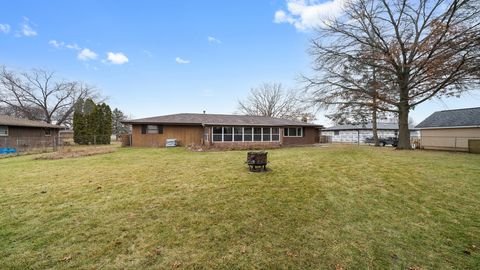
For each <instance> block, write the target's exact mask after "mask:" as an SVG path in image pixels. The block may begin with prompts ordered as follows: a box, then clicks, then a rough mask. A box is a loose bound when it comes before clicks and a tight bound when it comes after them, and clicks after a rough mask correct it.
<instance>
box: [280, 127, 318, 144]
mask: <svg viewBox="0 0 480 270" xmlns="http://www.w3.org/2000/svg"><path fill="white" fill-rule="evenodd" d="M282 137H283V144H284V145H295V144H298V145H302V144H314V143H316V139H317V137H318V130H317V129H316V128H314V127H304V128H303V137H285V136H283V130H282Z"/></svg>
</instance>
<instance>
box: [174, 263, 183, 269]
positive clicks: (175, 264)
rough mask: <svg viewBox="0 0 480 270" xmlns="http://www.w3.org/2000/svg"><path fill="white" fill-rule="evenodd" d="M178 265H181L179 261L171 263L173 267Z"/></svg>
mask: <svg viewBox="0 0 480 270" xmlns="http://www.w3.org/2000/svg"><path fill="white" fill-rule="evenodd" d="M180 265H182V263H181V262H179V261H175V262H174V263H173V268H178V267H180Z"/></svg>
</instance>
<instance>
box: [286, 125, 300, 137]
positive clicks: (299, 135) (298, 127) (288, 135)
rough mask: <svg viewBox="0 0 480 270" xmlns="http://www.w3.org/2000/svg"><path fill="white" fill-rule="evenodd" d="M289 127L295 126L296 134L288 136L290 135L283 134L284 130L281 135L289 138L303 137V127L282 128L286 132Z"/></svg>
mask: <svg viewBox="0 0 480 270" xmlns="http://www.w3.org/2000/svg"><path fill="white" fill-rule="evenodd" d="M290 128H296V129H297V135H296V136H290V135H285V131H283V137H290V138H300V137H303V127H286V128H284V129H286V130H287V134H288V133H290V132H289V129H290ZM298 129H300V135H298Z"/></svg>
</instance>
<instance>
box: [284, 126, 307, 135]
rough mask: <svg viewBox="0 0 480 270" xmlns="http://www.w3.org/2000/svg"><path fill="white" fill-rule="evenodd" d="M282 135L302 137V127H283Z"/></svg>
mask: <svg viewBox="0 0 480 270" xmlns="http://www.w3.org/2000/svg"><path fill="white" fill-rule="evenodd" d="M283 135H284V136H285V137H303V128H301V127H296V128H285V129H284V130H283Z"/></svg>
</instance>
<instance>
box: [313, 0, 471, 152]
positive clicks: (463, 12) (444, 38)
mask: <svg viewBox="0 0 480 270" xmlns="http://www.w3.org/2000/svg"><path fill="white" fill-rule="evenodd" d="M317 34H318V36H317V37H316V38H315V39H313V40H312V42H311V44H312V46H311V50H310V51H309V53H310V55H311V56H312V57H313V58H314V61H315V62H314V63H315V64H314V71H316V72H315V75H313V76H307V77H306V78H305V79H306V81H307V83H308V84H307V89H308V91H310V93H311V94H313V95H314V96H315V97H316V98H317V99H318V100H322V99H330V100H331V101H332V103H335V102H338V103H339V104H342V103H344V102H348V101H350V102H353V103H359V104H365V102H363V101H362V100H360V101H358V102H357V101H355V100H354V98H356V97H358V96H369V97H374V95H375V97H376V98H377V100H378V102H379V104H378V108H379V109H380V110H383V111H387V112H392V113H395V114H398V118H399V121H398V122H399V144H398V148H399V149H411V146H410V133H409V127H408V119H409V112H410V110H411V109H413V108H414V107H415V106H417V105H419V104H421V103H422V102H425V101H426V100H429V99H432V98H434V97H442V96H459V95H460V94H462V93H463V92H465V91H469V90H473V89H475V87H476V86H478V85H479V82H480V80H479V75H480V71H479V69H480V65H479V63H480V1H478V0H477V1H474V0H355V1H349V2H347V3H346V5H345V8H344V14H343V16H340V17H338V18H336V19H334V20H331V21H328V22H325V24H324V26H322V27H320V28H319V29H318V32H317ZM365 51H367V52H368V53H365ZM370 52H374V53H370ZM355 65H357V66H366V67H370V68H372V69H375V70H376V82H377V85H376V86H377V87H376V90H377V91H376V92H373V91H371V87H366V85H364V84H359V83H358V82H359V80H360V79H359V76H361V74H358V73H356V71H355V69H352V68H351V66H355ZM350 97H351V98H350ZM352 98H353V99H352ZM365 105H366V104H365Z"/></svg>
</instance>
